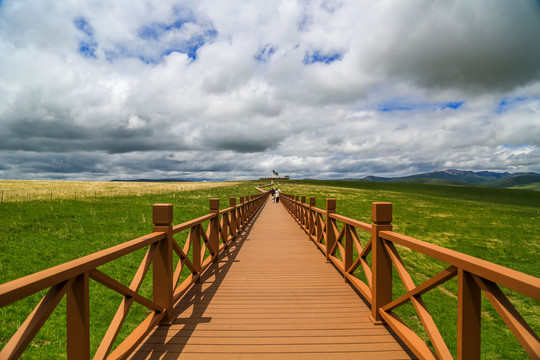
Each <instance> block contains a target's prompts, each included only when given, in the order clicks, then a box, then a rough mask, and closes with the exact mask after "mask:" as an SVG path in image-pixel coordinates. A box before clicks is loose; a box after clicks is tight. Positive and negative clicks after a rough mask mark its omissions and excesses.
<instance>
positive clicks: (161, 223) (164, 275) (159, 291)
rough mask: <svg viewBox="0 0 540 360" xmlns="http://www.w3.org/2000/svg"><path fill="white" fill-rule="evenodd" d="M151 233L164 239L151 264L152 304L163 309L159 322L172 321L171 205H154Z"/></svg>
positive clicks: (167, 322)
mask: <svg viewBox="0 0 540 360" xmlns="http://www.w3.org/2000/svg"><path fill="white" fill-rule="evenodd" d="M153 222H154V227H153V232H165V233H166V234H167V236H166V238H165V239H163V240H161V241H160V242H159V244H158V245H157V249H156V252H155V253H154V263H153V272H152V275H153V298H154V302H155V303H156V304H158V305H159V306H161V307H163V308H164V309H165V316H164V317H163V318H162V320H161V322H162V323H164V324H170V323H171V322H172V321H173V318H174V315H173V284H172V281H173V280H172V277H173V270H172V268H173V247H172V243H173V241H174V239H173V232H172V222H173V206H172V204H154V206H153Z"/></svg>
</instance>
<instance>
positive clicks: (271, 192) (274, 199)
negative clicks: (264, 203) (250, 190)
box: [270, 188, 276, 202]
mask: <svg viewBox="0 0 540 360" xmlns="http://www.w3.org/2000/svg"><path fill="white" fill-rule="evenodd" d="M270 195H272V202H276V190H274V188H272V189H270Z"/></svg>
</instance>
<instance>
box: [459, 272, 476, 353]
mask: <svg viewBox="0 0 540 360" xmlns="http://www.w3.org/2000/svg"><path fill="white" fill-rule="evenodd" d="M480 295H481V292H480V287H479V286H478V284H477V283H476V281H474V279H473V277H472V275H471V274H470V273H468V272H467V271H464V270H463V269H459V270H458V319H457V320H458V338H457V358H458V360H462V359H480V327H481V296H480Z"/></svg>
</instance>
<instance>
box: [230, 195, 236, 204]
mask: <svg viewBox="0 0 540 360" xmlns="http://www.w3.org/2000/svg"><path fill="white" fill-rule="evenodd" d="M235 205H236V198H235V197H231V198H229V206H235Z"/></svg>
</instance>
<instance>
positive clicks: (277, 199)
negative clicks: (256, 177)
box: [275, 189, 281, 203]
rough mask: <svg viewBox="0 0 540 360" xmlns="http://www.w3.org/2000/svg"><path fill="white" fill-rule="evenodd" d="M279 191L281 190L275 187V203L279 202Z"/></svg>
mask: <svg viewBox="0 0 540 360" xmlns="http://www.w3.org/2000/svg"><path fill="white" fill-rule="evenodd" d="M280 191H281V190H280V189H277V190H276V194H275V195H276V202H277V203H278V202H279V192H280Z"/></svg>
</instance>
